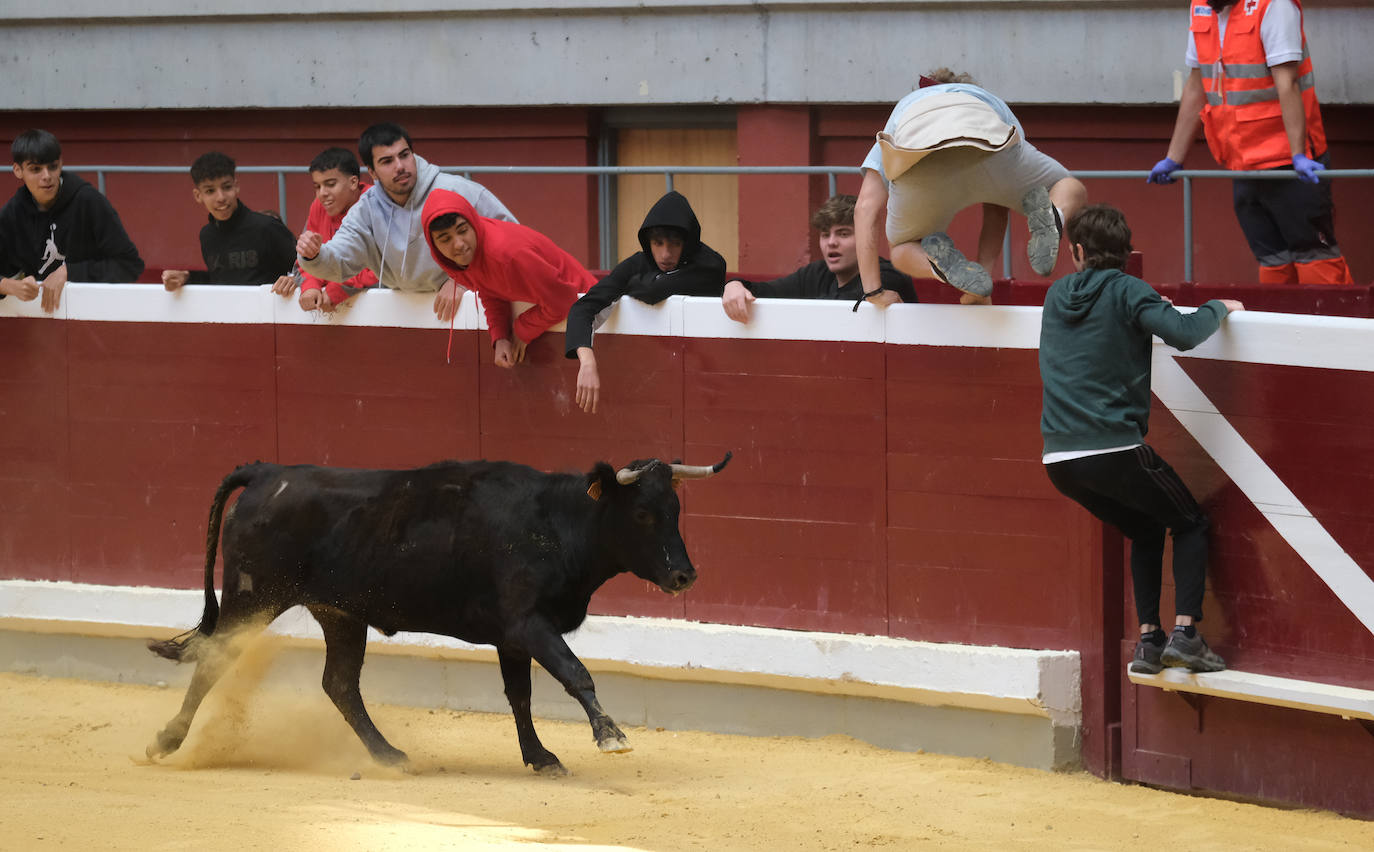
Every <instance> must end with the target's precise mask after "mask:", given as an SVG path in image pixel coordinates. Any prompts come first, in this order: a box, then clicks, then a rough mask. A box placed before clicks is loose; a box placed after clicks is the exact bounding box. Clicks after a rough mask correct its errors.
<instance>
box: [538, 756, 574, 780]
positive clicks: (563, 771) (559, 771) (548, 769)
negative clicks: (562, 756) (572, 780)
mask: <svg viewBox="0 0 1374 852" xmlns="http://www.w3.org/2000/svg"><path fill="white" fill-rule="evenodd" d="M534 773H535V774H536V775H542V776H544V777H545V778H566V777H567V776H568V770H567V767H565V766H564V765H563V764H562V763H559V762H558V761H557V760H555V761H554V762H553V763H546V764H544V765H543V766H536V767H534Z"/></svg>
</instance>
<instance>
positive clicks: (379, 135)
mask: <svg viewBox="0 0 1374 852" xmlns="http://www.w3.org/2000/svg"><path fill="white" fill-rule="evenodd" d="M402 139H404V140H406V144H407V145H410V144H411V141H410V134H409V133H407V132H406V129H405V128H404V127H402V126H401V125H399V124H393V123H392V122H390V121H383V122H382V123H381V124H374V125H372V126H371V127H369V128H368V129H366V130H364V131H363V135H362V136H359V137H358V159H360V160H362V161H363V162H364V163H367V167H368V168H369V169H370V168H372V149H373V148H376V147H378V146H382V147H385V146H387V145H395V144H396V143H397V142H399V141H400V140H402Z"/></svg>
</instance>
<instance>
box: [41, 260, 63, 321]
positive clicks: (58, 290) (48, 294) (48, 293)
mask: <svg viewBox="0 0 1374 852" xmlns="http://www.w3.org/2000/svg"><path fill="white" fill-rule="evenodd" d="M66 286H67V264H65V263H64V264H62V265H61V266H59V267H57V268H56V269H54V270H53V271H52V274H51V275H49V276H48V277H47V278H45V279H43V310H45V311H47V312H48V313H52V312H53V311H55V310H57V306H58V305H59V304H61V302H62V288H63V287H66Z"/></svg>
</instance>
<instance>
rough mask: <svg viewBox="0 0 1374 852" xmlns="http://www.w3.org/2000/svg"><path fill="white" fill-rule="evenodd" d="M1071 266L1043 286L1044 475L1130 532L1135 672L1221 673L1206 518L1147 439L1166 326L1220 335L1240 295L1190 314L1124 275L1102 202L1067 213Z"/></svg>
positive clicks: (1199, 337)
mask: <svg viewBox="0 0 1374 852" xmlns="http://www.w3.org/2000/svg"><path fill="white" fill-rule="evenodd" d="M1068 236H1069V244H1070V245H1071V246H1072V250H1073V262H1074V267H1075V268H1076V269H1077V270H1078V271H1077V272H1075V273H1073V274H1072V275H1066V276H1065V277H1063V278H1061V279H1059V280H1058V281H1056V282H1054V284H1053V285H1052V286H1051V287H1050V290H1049V292H1048V293H1047V294H1046V295H1045V308H1044V312H1043V314H1042V318H1041V325H1040V378H1041V381H1042V382H1043V384H1044V402H1043V406H1042V410H1041V417H1040V432H1041V434H1042V435H1044V438H1045V454H1044V457H1043V461H1044V463H1045V472H1046V473H1048V474H1049V477H1050V482H1052V483H1054V487H1055V488H1058V489H1059V491H1060V492H1061V493H1063V494H1064V495H1065V496H1067V497H1069V498H1070V499H1072V500H1074V501H1075V502H1077V503H1079V504H1081V505H1082V506H1083V508H1085V509H1087V510H1088V511H1089V512H1092V513H1093V515H1094V516H1096V517H1097V518H1099V519H1100V520H1102V521H1104V522H1106V523H1109V524H1111V525H1112V526H1115V527H1117V528H1118V529H1120V530H1121V532H1122V533H1123V534H1124V535H1125V536H1126V537H1127V538H1129V539H1130V540H1131V580H1132V585H1133V587H1134V591H1135V606H1136V615H1137V616H1138V617H1139V619H1140V642H1139V643H1138V644H1137V645H1136V649H1135V659H1134V660H1133V661H1132V662H1131V670H1132V671H1136V672H1144V673H1149V674H1154V673H1157V672H1159V671H1160V670H1161V668H1163V667H1164V666H1185V667H1187V668H1189V669H1191V670H1192V671H1198V672H1210V671H1221V670H1222V669H1224V668H1226V663H1225V661H1224V660H1222V658H1221V657H1219V656H1217V654H1215V653H1214V652H1213V651H1212V650H1211V648H1209V647H1208V646H1207V643H1206V641H1204V640H1203V638H1202V636H1201V635H1199V634H1198V632H1197V628H1196V627H1195V626H1194V623H1195V622H1197V621H1201V620H1202V596H1203V591H1204V588H1205V584H1206V579H1207V527H1208V521H1207V516H1206V515H1205V514H1204V513H1203V511H1202V509H1201V508H1200V507H1199V506H1198V504H1197V501H1196V500H1194V499H1193V496H1192V494H1191V493H1189V491H1188V487H1187V486H1186V485H1184V484H1183V480H1181V479H1180V478H1179V477H1178V474H1176V473H1174V471H1173V468H1171V467H1169V465H1168V464H1167V463H1165V461H1164V460H1163V459H1162V458H1160V457H1159V455H1158V454H1157V453H1156V452H1155V451H1154V450H1153V449H1151V448H1150V446H1149V445H1148V444H1146V443H1145V433H1146V432H1147V431H1148V429H1149V418H1150V350H1151V346H1152V338H1153V336H1154V335H1158V336H1159V337H1160V338H1161V339H1162V340H1163V341H1164V342H1165V343H1167V344H1169V345H1170V346H1172V347H1174V348H1175V349H1180V350H1185V351H1186V350H1188V349H1192V348H1193V347H1194V346H1197V345H1198V344H1199V343H1201V342H1202V341H1204V340H1206V339H1207V338H1208V337H1211V336H1212V334H1213V333H1214V332H1215V331H1216V330H1217V328H1218V327H1219V326H1220V324H1221V321H1222V320H1223V319H1225V318H1226V315H1227V314H1228V313H1229V312H1231V311H1239V310H1242V309H1243V308H1244V306H1243V305H1241V303H1240V302H1237V301H1235V300H1234V299H1213V300H1211V301H1209V302H1207V303H1206V304H1204V305H1203V306H1202V307H1200V308H1198V309H1197V311H1196V312H1194V313H1191V314H1185V313H1181V312H1180V311H1178V310H1176V309H1175V308H1174V306H1173V305H1172V304H1170V303H1169V301H1168V300H1167V299H1165V298H1163V297H1162V296H1160V295H1159V294H1158V293H1156V292H1155V291H1154V289H1153V288H1152V287H1150V285H1149V284H1146V283H1145V282H1144V281H1141V280H1140V279H1139V278H1134V277H1132V276H1130V275H1127V274H1126V273H1125V272H1122V271H1121V270H1122V268H1123V267H1124V266H1125V265H1126V258H1127V257H1128V256H1129V255H1130V253H1131V229H1130V228H1129V227H1127V225H1126V217H1125V216H1123V215H1122V213H1121V211H1120V210H1117V209H1116V208H1114V207H1110V206H1108V205H1106V204H1096V205H1092V206H1090V207H1085V208H1083V209H1082V210H1079V211H1078V212H1077V213H1076V214H1075V215H1074V216H1073V218H1071V219H1070V220H1069V227H1068ZM1166 529H1167V530H1168V531H1170V532H1171V533H1172V534H1173V536H1174V586H1175V610H1176V612H1177V613H1178V615H1177V617H1176V618H1175V621H1174V631H1173V634H1172V635H1170V636H1169V637H1167V639H1168V642H1167V644H1166V642H1165V639H1166V637H1165V635H1164V631H1163V629H1162V628H1161V623H1160V618H1159V592H1160V582H1161V579H1162V576H1163V565H1164V533H1165V530H1166Z"/></svg>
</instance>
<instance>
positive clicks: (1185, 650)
mask: <svg viewBox="0 0 1374 852" xmlns="http://www.w3.org/2000/svg"><path fill="white" fill-rule="evenodd" d="M1160 662H1162V663H1163V664H1164V665H1166V666H1170V667H1173V668H1180V667H1181V668H1187V669H1188V670H1190V671H1195V672H1219V671H1222V670H1223V669H1225V668H1226V661H1225V660H1223V659H1222V658H1221V657H1219V656H1217V653H1216V652H1215V651H1213V650H1212V649H1211V648H1209V647H1207V641H1206V640H1205V639H1203V638H1202V634H1201V633H1199V634H1197V635H1196V636H1194V637H1193V638H1192V639H1189V638H1188V637H1187V636H1186V635H1184V633H1183V631H1182V630H1175V631H1174V632H1173V633H1170V634H1169V644H1167V645H1165V646H1164V653H1163V654H1161V655H1160ZM1132 665H1134V664H1132Z"/></svg>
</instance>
